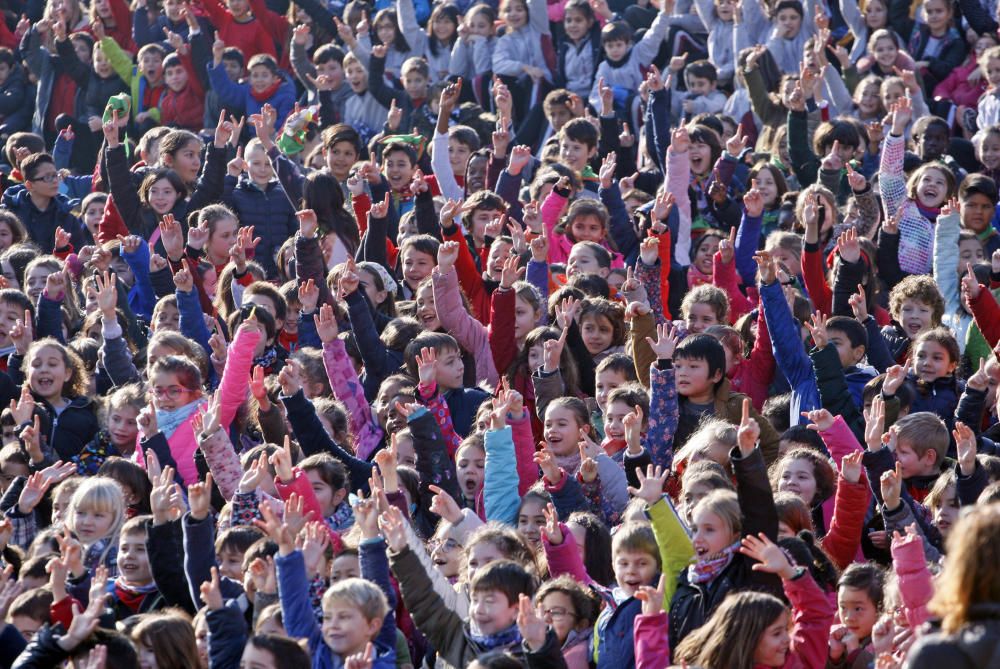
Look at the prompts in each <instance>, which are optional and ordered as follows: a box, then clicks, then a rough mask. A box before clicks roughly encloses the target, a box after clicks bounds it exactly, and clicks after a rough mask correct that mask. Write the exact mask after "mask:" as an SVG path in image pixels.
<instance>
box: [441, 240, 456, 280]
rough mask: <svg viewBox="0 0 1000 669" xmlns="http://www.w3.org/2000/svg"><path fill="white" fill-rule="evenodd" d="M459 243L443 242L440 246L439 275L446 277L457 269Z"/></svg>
mask: <svg viewBox="0 0 1000 669" xmlns="http://www.w3.org/2000/svg"><path fill="white" fill-rule="evenodd" d="M458 252H459V248H458V242H452V241H448V242H443V243H442V244H441V245H440V246H438V266H437V271H438V274H441V275H446V274H448V273H449V272H451V270H452V269H453V268H454V267H455V263H456V262H457V261H458Z"/></svg>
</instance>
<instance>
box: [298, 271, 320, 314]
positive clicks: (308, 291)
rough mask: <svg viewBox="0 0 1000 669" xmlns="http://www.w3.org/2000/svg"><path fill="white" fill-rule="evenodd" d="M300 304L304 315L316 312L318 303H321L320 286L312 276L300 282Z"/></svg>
mask: <svg viewBox="0 0 1000 669" xmlns="http://www.w3.org/2000/svg"><path fill="white" fill-rule="evenodd" d="M298 293H299V304H300V305H302V308H301V313H302V314H304V315H308V314H313V313H315V312H316V305H317V304H318V303H319V288H318V287H317V286H316V281H314V280H313V279H312V278H309V279H307V280H306V281H304V282H302V283H300V284H299V291H298Z"/></svg>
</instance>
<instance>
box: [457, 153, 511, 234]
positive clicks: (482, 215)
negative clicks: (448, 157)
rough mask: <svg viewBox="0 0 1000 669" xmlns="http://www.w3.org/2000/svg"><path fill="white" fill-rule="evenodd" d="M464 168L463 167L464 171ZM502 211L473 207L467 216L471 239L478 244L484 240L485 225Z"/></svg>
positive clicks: (501, 213)
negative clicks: (469, 223) (470, 213)
mask: <svg viewBox="0 0 1000 669" xmlns="http://www.w3.org/2000/svg"><path fill="white" fill-rule="evenodd" d="M464 169H465V168H463V171H464ZM502 215H503V212H501V211H499V210H497V209H486V208H481V209H473V210H472V215H471V216H470V217H469V220H470V222H471V225H470V226H469V228H470V229H469V233H470V234H471V235H472V240H473V241H474V242H476V244H477V245H478V246H482V244H483V243H484V242H485V240H486V226H487V225H489V224H490V222H491V221H493V220H494V219H497V218H500V216H502Z"/></svg>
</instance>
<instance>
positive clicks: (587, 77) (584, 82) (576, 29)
mask: <svg viewBox="0 0 1000 669" xmlns="http://www.w3.org/2000/svg"><path fill="white" fill-rule="evenodd" d="M562 25H563V31H564V34H565V37H564V39H563V40H561V41H560V42H559V44H558V46H557V50H556V62H557V67H556V80H555V85H557V86H561V87H564V88H565V89H567V90H568V91H569V92H570V93H572V94H574V95H576V96H578V97H579V98H580V99H586V98H587V97H589V96H590V91H591V89H592V88H593V86H594V77H595V76H596V74H597V68H598V65H599V64H600V62H601V25H600V24H599V23H598V22H597V17H596V16H595V14H594V10H593V8H592V7H591V6H590V5H589V4H587V3H586V2H582V1H581V0H570V1H569V2H567V3H566V6H565V14H564V15H563V20H562ZM548 97H549V96H548V95H547V96H545V99H546V101H547V100H548ZM546 116H548V115H547V114H546ZM554 130H556V131H557V132H558V130H559V129H558V128H554Z"/></svg>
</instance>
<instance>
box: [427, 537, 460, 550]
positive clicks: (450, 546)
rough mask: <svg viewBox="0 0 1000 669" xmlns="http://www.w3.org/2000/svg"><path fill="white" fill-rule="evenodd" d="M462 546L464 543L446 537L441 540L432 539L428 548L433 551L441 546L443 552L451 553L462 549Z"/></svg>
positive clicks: (428, 543)
mask: <svg viewBox="0 0 1000 669" xmlns="http://www.w3.org/2000/svg"><path fill="white" fill-rule="evenodd" d="M461 547H462V544H460V543H458V542H457V541H455V540H454V539H445V540H444V541H441V540H440V539H431V540H430V541H428V542H427V548H429V549H430V550H431V551H435V550H437V549H438V548H441V551H442V552H443V553H450V552H452V551H454V550H458V549H460V548H461Z"/></svg>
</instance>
